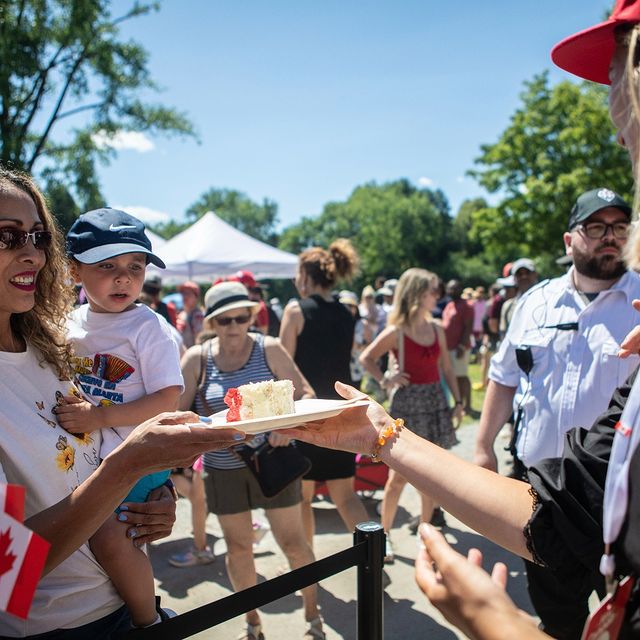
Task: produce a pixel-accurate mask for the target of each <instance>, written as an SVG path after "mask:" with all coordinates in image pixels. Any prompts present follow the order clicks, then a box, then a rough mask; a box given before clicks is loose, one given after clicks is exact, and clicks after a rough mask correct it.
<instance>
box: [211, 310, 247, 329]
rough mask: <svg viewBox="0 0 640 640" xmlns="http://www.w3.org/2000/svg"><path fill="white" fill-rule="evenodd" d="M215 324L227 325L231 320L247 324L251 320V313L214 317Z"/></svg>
mask: <svg viewBox="0 0 640 640" xmlns="http://www.w3.org/2000/svg"><path fill="white" fill-rule="evenodd" d="M215 321H216V323H217V324H219V325H220V326H221V327H228V326H229V325H230V324H231V323H232V322H235V323H236V324H247V322H250V321H251V314H250V313H247V314H246V315H244V316H232V317H230V318H215Z"/></svg>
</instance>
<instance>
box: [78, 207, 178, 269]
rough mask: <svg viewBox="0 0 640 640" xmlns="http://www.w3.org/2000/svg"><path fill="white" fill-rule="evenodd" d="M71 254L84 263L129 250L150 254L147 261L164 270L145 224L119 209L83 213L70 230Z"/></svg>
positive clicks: (107, 257) (93, 262) (91, 262)
mask: <svg viewBox="0 0 640 640" xmlns="http://www.w3.org/2000/svg"><path fill="white" fill-rule="evenodd" d="M67 253H68V254H69V255H70V256H72V257H73V258H75V259H76V260H77V261H78V262H82V263H83V264H95V263H96V262H101V261H102V260H108V259H109V258H113V257H114V256H120V255H123V254H125V253H146V254H147V263H149V262H152V263H153V264H155V265H156V266H157V267H160V268H161V269H164V268H165V266H166V265H165V264H164V262H162V260H160V258H158V256H156V255H155V254H153V253H152V252H151V241H150V240H149V238H147V234H146V233H145V232H144V224H143V223H142V222H141V221H140V220H138V218H134V217H133V216H131V215H129V214H128V213H125V212H124V211H119V210H118V209H109V208H108V207H104V208H103V209H95V210H94V211H88V212H87V213H83V214H82V215H81V216H80V217H79V218H78V219H77V220H76V221H75V222H74V223H73V225H72V226H71V229H69V233H67Z"/></svg>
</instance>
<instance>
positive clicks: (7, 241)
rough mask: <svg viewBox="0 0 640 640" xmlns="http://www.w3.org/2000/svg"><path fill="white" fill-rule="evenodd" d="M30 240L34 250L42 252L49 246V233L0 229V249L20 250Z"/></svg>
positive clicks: (9, 228)
mask: <svg viewBox="0 0 640 640" xmlns="http://www.w3.org/2000/svg"><path fill="white" fill-rule="evenodd" d="M29 238H31V242H33V246H34V247H35V248H36V249H40V250H44V249H48V248H49V247H50V246H51V231H31V232H27V231H22V230H21V229H14V228H13V227H5V228H4V229H0V249H20V248H22V247H24V246H25V245H26V244H27V242H28V241H29Z"/></svg>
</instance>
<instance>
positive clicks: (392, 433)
mask: <svg viewBox="0 0 640 640" xmlns="http://www.w3.org/2000/svg"><path fill="white" fill-rule="evenodd" d="M403 427H404V420H403V419H402V418H396V419H395V420H394V421H393V422H392V423H391V424H390V425H389V426H388V427H385V428H384V429H383V430H382V431H381V432H380V433H379V434H378V439H377V440H376V446H375V447H374V449H373V453H372V454H371V459H372V460H373V461H374V462H382V460H380V450H381V449H382V447H384V445H385V444H387V441H388V440H391V439H392V438H395V437H396V436H397V435H399V434H400V431H402V429H403Z"/></svg>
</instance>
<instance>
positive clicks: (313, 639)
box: [302, 616, 327, 640]
mask: <svg viewBox="0 0 640 640" xmlns="http://www.w3.org/2000/svg"><path fill="white" fill-rule="evenodd" d="M307 624H308V625H309V627H308V628H307V630H306V631H305V634H304V635H303V636H302V640H325V638H326V637H327V636H326V634H325V632H324V631H323V630H322V618H321V617H320V616H318V617H317V618H314V619H313V620H308V621H307Z"/></svg>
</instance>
